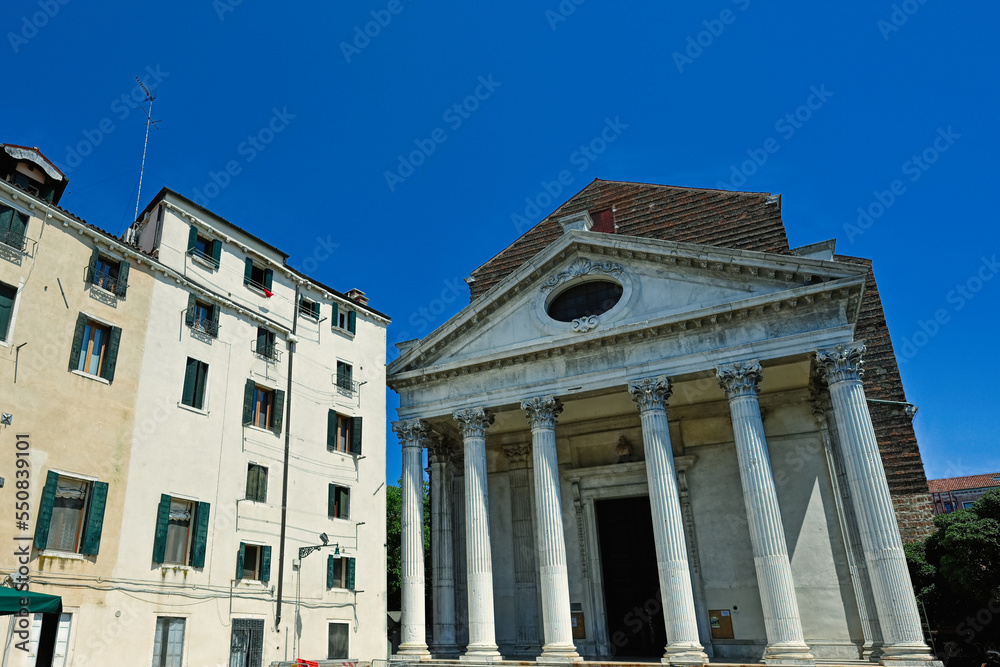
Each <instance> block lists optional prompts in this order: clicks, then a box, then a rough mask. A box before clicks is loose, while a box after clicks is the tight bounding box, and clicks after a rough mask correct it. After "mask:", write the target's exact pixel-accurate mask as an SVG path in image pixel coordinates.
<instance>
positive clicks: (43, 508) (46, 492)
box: [35, 470, 59, 549]
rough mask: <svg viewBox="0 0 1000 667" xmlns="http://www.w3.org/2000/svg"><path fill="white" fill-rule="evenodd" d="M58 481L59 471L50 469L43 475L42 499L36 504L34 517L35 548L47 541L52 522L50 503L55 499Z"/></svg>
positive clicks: (41, 546)
mask: <svg viewBox="0 0 1000 667" xmlns="http://www.w3.org/2000/svg"><path fill="white" fill-rule="evenodd" d="M58 483H59V473H57V472H52V471H51V470H50V471H49V472H48V474H47V475H46V476H45V488H43V489H42V500H41V502H40V503H39V504H38V517H37V518H36V519H35V548H36V549H44V548H45V545H46V544H47V543H48V541H49V525H50V524H51V523H52V505H53V504H54V503H55V501H56V485H57V484H58Z"/></svg>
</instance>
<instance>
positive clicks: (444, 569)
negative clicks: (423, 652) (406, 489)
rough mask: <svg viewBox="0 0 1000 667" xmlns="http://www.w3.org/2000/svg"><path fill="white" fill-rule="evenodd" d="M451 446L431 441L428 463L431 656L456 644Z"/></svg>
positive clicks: (454, 650) (451, 652)
mask: <svg viewBox="0 0 1000 667" xmlns="http://www.w3.org/2000/svg"><path fill="white" fill-rule="evenodd" d="M451 450H452V448H451V443H450V442H446V441H445V440H443V439H438V440H436V441H435V442H434V444H433V447H431V448H429V449H428V451H427V453H428V457H429V458H430V460H431V581H432V582H433V586H434V606H433V612H434V618H433V623H434V632H433V635H434V645H433V647H432V648H433V649H434V654H435V655H438V656H441V657H446V658H450V657H455V656H457V655H458V645H457V644H456V642H455V574H454V573H455V559H454V550H453V549H452V529H451V526H452V516H451V503H452V491H451V489H452V477H453V474H452V467H451Z"/></svg>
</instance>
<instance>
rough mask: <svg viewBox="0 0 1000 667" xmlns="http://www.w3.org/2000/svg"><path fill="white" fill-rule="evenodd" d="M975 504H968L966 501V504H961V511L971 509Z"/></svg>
mask: <svg viewBox="0 0 1000 667" xmlns="http://www.w3.org/2000/svg"><path fill="white" fill-rule="evenodd" d="M975 504H976V503H974V502H968V501H966V502H964V503H962V509H964V510H967V509H972V506H973V505H975Z"/></svg>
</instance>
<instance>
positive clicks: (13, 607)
mask: <svg viewBox="0 0 1000 667" xmlns="http://www.w3.org/2000/svg"><path fill="white" fill-rule="evenodd" d="M22 601H23V602H22ZM22 606H27V607H28V612H29V613H32V614H61V613H62V598H61V597H59V596H58V595H48V594H46V593H36V592H34V591H17V590H14V589H13V588H7V587H6V586H4V587H0V615H8V614H16V613H18V612H20V611H21V607H22Z"/></svg>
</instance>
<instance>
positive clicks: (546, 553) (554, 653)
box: [521, 396, 583, 662]
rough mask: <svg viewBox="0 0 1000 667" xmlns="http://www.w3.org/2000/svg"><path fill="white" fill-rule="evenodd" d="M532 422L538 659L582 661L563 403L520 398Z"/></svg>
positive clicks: (530, 422) (548, 399)
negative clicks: (562, 468)
mask: <svg viewBox="0 0 1000 667" xmlns="http://www.w3.org/2000/svg"><path fill="white" fill-rule="evenodd" d="M521 409H522V410H524V412H525V414H526V415H527V417H528V423H529V424H530V425H531V445H532V449H533V450H534V454H533V457H532V458H533V460H534V463H535V503H536V504H535V507H536V518H537V521H536V522H535V523H536V530H535V547H536V549H537V551H538V561H539V563H538V564H539V572H540V574H541V577H540V579H541V589H542V628H543V634H544V637H545V644H544V645H543V646H542V654H541V655H540V656H539V657H538V662H576V661H579V660H583V658H581V657H580V654H579V653H577V652H576V645H574V644H573V622H572V618H571V616H570V608H569V573H568V570H567V567H566V537H565V533H564V532H563V522H562V502H561V501H560V497H559V459H558V456H557V455H556V416H557V415H558V414H559V413H560V412H562V404H561V403H560V402H559V401H558V400H557V399H556V398H555V397H554V396H543V397H535V398H530V399H528V400H526V401H521Z"/></svg>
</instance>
